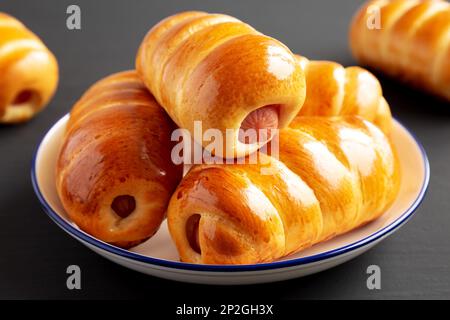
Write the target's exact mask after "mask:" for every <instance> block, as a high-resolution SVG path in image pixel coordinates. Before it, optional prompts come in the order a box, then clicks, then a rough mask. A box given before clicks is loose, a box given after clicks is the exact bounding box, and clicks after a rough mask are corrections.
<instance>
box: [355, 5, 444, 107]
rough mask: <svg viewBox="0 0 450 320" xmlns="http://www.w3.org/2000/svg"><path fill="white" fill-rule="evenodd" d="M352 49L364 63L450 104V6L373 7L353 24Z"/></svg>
mask: <svg viewBox="0 0 450 320" xmlns="http://www.w3.org/2000/svg"><path fill="white" fill-rule="evenodd" d="M376 19H379V21H378V22H379V25H378V26H377V25H376V22H377V21H376ZM378 27H379V28H378ZM350 47H351V50H352V52H353V55H354V56H355V57H356V59H357V60H358V61H359V62H360V63H362V64H364V65H367V66H370V67H373V68H375V69H378V70H380V71H382V72H385V73H387V74H389V75H391V76H393V77H397V78H399V79H402V80H404V81H406V82H408V83H411V84H413V85H415V86H416V87H417V88H420V89H425V90H428V91H429V92H432V93H434V94H436V95H438V96H440V97H442V98H444V99H447V100H450V4H449V3H448V2H447V1H441V0H430V1H419V0H392V1H388V0H374V1H368V2H367V3H365V4H364V5H363V6H362V7H361V9H360V10H359V11H358V12H357V13H356V15H355V16H354V18H353V21H352V23H351V27H350Z"/></svg>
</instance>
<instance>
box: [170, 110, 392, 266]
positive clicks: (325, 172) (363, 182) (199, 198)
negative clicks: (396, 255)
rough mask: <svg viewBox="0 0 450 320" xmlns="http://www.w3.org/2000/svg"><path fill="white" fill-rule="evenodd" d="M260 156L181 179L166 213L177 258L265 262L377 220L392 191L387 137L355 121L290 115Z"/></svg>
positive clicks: (205, 168) (210, 167) (201, 168)
mask: <svg viewBox="0 0 450 320" xmlns="http://www.w3.org/2000/svg"><path fill="white" fill-rule="evenodd" d="M259 157H260V158H259V159H260V161H259V163H258V164H232V165H200V166H196V167H194V168H193V169H191V171H190V172H189V173H188V174H187V175H186V176H185V178H184V179H183V180H182V182H181V183H180V185H179V186H178V188H177V190H176V191H175V193H174V194H173V196H172V198H171V201H170V204H169V208H168V226H169V230H170V233H171V235H172V238H173V240H174V242H175V244H176V246H177V249H178V252H179V254H180V257H181V260H182V261H185V262H192V263H206V264H253V263H261V262H269V261H273V260H275V259H278V258H280V257H283V256H286V255H288V254H290V253H293V252H296V251H299V250H301V249H304V248H306V247H309V246H311V245H313V244H316V243H318V242H320V241H324V240H326V239H330V238H332V237H334V236H336V235H338V234H342V233H344V232H347V231H349V230H352V229H354V228H356V227H358V226H361V225H363V224H365V223H367V222H369V221H371V220H373V219H375V218H377V217H379V216H380V215H381V214H382V213H383V212H385V210H386V209H387V208H388V207H389V206H390V205H391V204H392V202H393V201H394V199H395V197H396V195H397V192H398V189H399V181H400V173H399V167H398V162H397V158H396V156H395V153H394V151H393V149H392V147H391V145H390V142H389V140H388V139H387V137H386V136H385V135H384V134H383V132H382V131H381V130H380V129H379V128H378V127H377V126H375V125H373V124H372V123H370V122H368V121H366V120H363V119H361V118H360V117H356V116H348V117H338V118H320V117H299V118H297V119H296V120H294V122H293V123H292V124H291V127H290V128H287V129H283V130H281V133H280V161H278V160H276V159H275V158H272V157H270V156H268V155H265V154H262V153H259ZM262 168H265V169H270V174H267V171H266V174H262V171H261V169H262Z"/></svg>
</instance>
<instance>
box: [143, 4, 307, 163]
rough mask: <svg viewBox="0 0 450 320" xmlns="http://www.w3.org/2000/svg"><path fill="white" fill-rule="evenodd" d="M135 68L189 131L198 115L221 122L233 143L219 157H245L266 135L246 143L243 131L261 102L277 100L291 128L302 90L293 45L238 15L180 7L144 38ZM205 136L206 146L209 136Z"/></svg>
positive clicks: (210, 123)
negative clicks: (192, 10) (290, 45)
mask: <svg viewBox="0 0 450 320" xmlns="http://www.w3.org/2000/svg"><path fill="white" fill-rule="evenodd" d="M136 69H137V71H138V72H139V74H140V76H141V77H142V79H143V80H144V82H145V84H146V85H147V87H148V88H149V89H150V91H151V92H152V93H153V94H154V96H155V98H156V99H157V100H158V101H159V103H160V104H161V105H162V106H163V107H164V108H165V109H166V111H167V112H168V114H169V115H170V116H171V118H172V119H173V120H174V121H175V122H176V123H177V124H178V125H179V126H180V127H182V128H186V129H188V130H189V131H190V132H191V134H192V136H194V134H193V130H194V121H202V129H203V130H204V131H206V130H208V129H218V130H220V131H221V132H222V133H223V137H225V136H226V135H225V132H226V129H230V130H232V132H233V141H232V143H229V144H226V145H225V146H224V148H223V150H215V154H216V155H219V156H227V155H232V156H236V157H237V156H243V155H246V154H250V153H251V152H254V151H256V150H257V149H258V148H259V147H260V146H261V145H262V144H264V143H265V141H263V142H260V143H251V144H246V143H242V142H241V141H239V134H238V130H239V128H240V126H241V124H242V122H243V121H244V120H245V118H246V117H247V116H248V115H249V114H250V113H251V112H252V111H255V110H257V109H259V108H263V107H266V106H272V105H274V106H276V108H278V117H279V120H278V126H279V127H280V128H283V127H286V126H287V125H288V124H289V122H290V121H292V119H293V118H294V117H295V115H296V114H297V113H298V111H299V110H300V108H301V106H302V104H303V101H304V97H305V79H304V74H303V72H302V70H301V68H300V66H299V65H298V63H297V61H296V59H295V57H294V55H293V54H292V53H291V51H290V50H289V49H288V48H287V47H286V46H285V45H283V44H282V43H280V42H279V41H277V40H275V39H273V38H271V37H268V36H265V35H263V34H261V33H259V32H257V31H256V30H254V29H253V28H252V27H251V26H249V25H247V24H245V23H243V22H241V21H239V20H237V19H236V18H233V17H230V16H227V15H223V14H208V13H204V12H196V11H194V12H183V13H180V14H177V15H174V16H171V17H168V18H166V19H164V20H163V21H161V22H160V23H158V24H157V25H156V26H155V27H153V28H152V29H151V30H150V31H149V33H148V34H147V36H146V37H145V39H144V40H143V42H142V44H141V46H140V49H139V52H138V55H137V61H136ZM199 142H200V143H203V146H204V147H207V145H208V143H207V142H204V141H199Z"/></svg>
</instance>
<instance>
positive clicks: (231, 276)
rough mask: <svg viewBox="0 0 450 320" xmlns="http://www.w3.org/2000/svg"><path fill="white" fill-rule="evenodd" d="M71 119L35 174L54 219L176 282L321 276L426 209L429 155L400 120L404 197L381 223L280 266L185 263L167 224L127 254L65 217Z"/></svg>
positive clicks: (40, 154)
mask: <svg viewBox="0 0 450 320" xmlns="http://www.w3.org/2000/svg"><path fill="white" fill-rule="evenodd" d="M67 120H68V115H66V116H64V117H63V118H62V119H60V120H59V121H58V122H57V123H56V124H55V125H54V126H53V127H52V128H51V129H50V130H49V131H48V133H47V134H46V135H45V137H44V138H43V140H42V142H41V143H40V145H39V146H38V148H37V150H36V153H35V156H34V160H33V164H32V170H31V178H32V183H33V188H34V190H35V192H36V195H37V197H38V199H39V201H40V202H41V204H42V207H43V208H44V210H45V212H46V213H47V214H48V216H49V217H50V218H51V219H52V220H53V221H54V222H55V223H56V224H57V225H58V226H59V227H60V228H61V229H63V230H64V231H65V232H67V233H68V234H69V235H71V236H72V237H74V238H75V239H77V240H78V241H80V242H81V243H83V244H84V245H85V246H87V247H88V248H90V249H92V250H93V251H95V252H97V253H98V254H100V255H101V256H103V257H105V258H107V259H109V260H111V261H113V262H115V263H118V264H120V265H122V266H125V267H127V268H130V269H133V270H136V271H139V272H142V273H145V274H148V275H152V276H156V277H161V278H165V279H170V280H177V281H184V282H192V283H203V284H227V285H230V284H255V283H264V282H273V281H280V280H287V279H291V278H297V277H302V276H306V275H309V274H312V273H316V272H320V271H323V270H326V269H329V268H332V267H334V266H336V265H339V264H341V263H344V262H346V261H348V260H350V259H352V258H354V257H356V256H358V255H360V254H362V253H363V252H365V251H367V250H368V249H370V248H371V247H373V246H374V245H376V244H377V243H379V242H380V241H381V240H383V239H384V238H386V237H387V236H389V235H390V234H392V233H393V232H395V231H396V230H398V229H399V228H400V227H401V226H402V225H403V224H404V223H405V222H406V221H408V220H409V219H410V218H411V217H412V215H413V213H414V211H415V210H416V209H417V207H418V206H419V205H420V203H421V201H422V199H423V197H424V195H425V192H426V189H427V186H428V182H429V177H430V168H429V163H428V159H427V156H426V153H425V151H424V149H423V147H422V146H421V144H420V143H419V142H418V141H417V139H416V138H415V137H414V136H413V135H412V134H411V133H410V132H409V131H408V130H407V129H406V128H405V127H404V126H402V125H401V124H400V123H399V122H398V121H395V123H394V128H393V133H392V139H393V144H394V145H395V147H396V148H397V151H398V155H399V158H400V166H401V170H402V181H401V186H400V192H399V195H398V197H397V199H396V201H395V202H394V204H393V205H392V206H391V208H390V209H389V210H388V211H387V212H386V213H385V214H384V215H383V216H381V217H380V218H379V219H377V220H375V221H373V222H371V223H369V224H367V225H365V226H363V227H361V228H358V229H356V230H353V231H351V232H348V233H346V234H344V235H341V236H338V237H336V238H333V239H331V240H329V241H326V242H323V243H320V244H317V245H315V246H313V247H311V248H309V249H307V250H304V251H301V252H299V253H296V254H293V255H290V256H287V257H284V258H283V259H280V260H278V261H275V262H271V263H261V264H252V265H232V266H230V265H199V264H189V263H183V262H180V261H179V260H178V254H177V251H176V249H175V246H174V244H173V242H172V241H171V238H170V235H169V232H168V229H167V224H166V223H165V222H164V223H163V224H162V226H161V228H160V230H159V231H158V232H157V233H156V235H155V236H154V237H153V238H151V239H149V240H148V241H146V242H145V243H143V244H141V245H139V246H136V247H134V248H132V249H131V250H124V249H121V248H118V247H115V246H113V245H110V244H108V243H105V242H103V241H101V240H98V239H96V238H95V237H92V236H90V235H89V234H87V233H85V232H83V231H82V230H80V229H79V228H78V227H77V226H76V225H75V224H74V223H73V222H71V221H70V219H69V218H68V217H67V214H66V213H65V211H64V209H63V207H62V205H61V203H60V201H59V198H58V195H57V192H56V186H55V167H56V165H55V164H56V159H57V156H58V153H59V149H60V147H61V143H62V140H63V138H62V137H63V133H64V130H65V126H66V123H67Z"/></svg>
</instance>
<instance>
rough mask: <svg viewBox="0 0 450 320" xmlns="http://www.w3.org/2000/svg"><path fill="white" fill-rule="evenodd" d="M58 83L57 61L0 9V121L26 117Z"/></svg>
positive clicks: (40, 108)
mask: <svg viewBox="0 0 450 320" xmlns="http://www.w3.org/2000/svg"><path fill="white" fill-rule="evenodd" d="M57 85H58V64H57V61H56V58H55V57H54V55H53V54H52V53H51V52H50V51H49V50H48V49H47V48H46V46H45V45H44V44H43V43H42V41H41V40H40V39H39V38H38V37H37V36H36V35H35V34H33V33H32V32H31V31H30V30H28V29H27V28H26V27H25V26H24V25H23V24H22V23H21V22H19V21H18V20H17V19H15V18H13V17H11V16H9V15H7V14H5V13H2V12H0V123H17V122H23V121H26V120H29V119H30V118H31V117H33V116H34V115H35V114H36V113H37V112H39V111H40V110H42V108H44V107H45V106H46V105H47V103H48V102H49V101H50V99H51V97H52V96H53V94H54V92H55V90H56V87H57Z"/></svg>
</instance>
